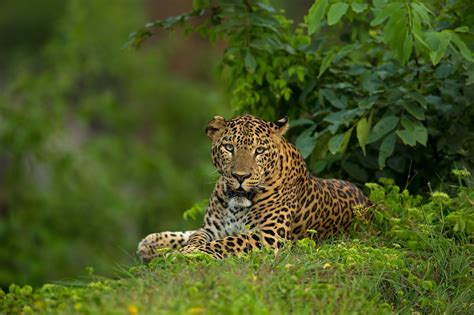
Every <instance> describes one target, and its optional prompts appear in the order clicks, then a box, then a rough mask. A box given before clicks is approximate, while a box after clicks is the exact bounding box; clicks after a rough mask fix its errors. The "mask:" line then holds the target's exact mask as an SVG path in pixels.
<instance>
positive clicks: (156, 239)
mask: <svg viewBox="0 0 474 315" xmlns="http://www.w3.org/2000/svg"><path fill="white" fill-rule="evenodd" d="M195 232H196V231H185V232H161V233H153V234H149V235H148V236H147V237H145V238H144V239H143V240H141V242H140V243H139V244H138V250H137V254H138V255H139V256H140V257H141V258H142V259H143V260H151V259H153V258H154V257H156V256H158V254H157V250H158V249H160V248H172V249H179V248H181V247H183V246H185V245H186V244H187V242H188V241H189V238H190V236H191V235H192V234H194V233H195Z"/></svg>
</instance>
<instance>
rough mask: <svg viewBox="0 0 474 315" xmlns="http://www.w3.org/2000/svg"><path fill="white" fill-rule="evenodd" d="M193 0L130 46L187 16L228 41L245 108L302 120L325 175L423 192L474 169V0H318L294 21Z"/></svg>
mask: <svg viewBox="0 0 474 315" xmlns="http://www.w3.org/2000/svg"><path fill="white" fill-rule="evenodd" d="M193 4H194V11H192V12H190V13H186V14H183V15H180V16H175V17H170V18H167V19H165V20H162V21H156V22H152V23H149V24H147V25H146V27H145V28H143V29H141V30H139V31H137V32H134V33H132V34H131V36H130V40H129V44H130V45H134V46H139V45H140V44H141V42H142V41H143V40H144V39H146V38H147V37H149V36H151V35H152V30H153V29H154V28H156V27H163V28H165V29H170V28H173V27H175V26H178V25H184V26H185V28H186V29H187V30H188V31H195V32H198V33H199V34H201V35H203V36H205V37H206V38H208V39H210V40H216V39H223V40H225V41H226V43H227V49H226V50H225V53H224V55H223V57H222V66H223V68H224V69H225V70H226V73H228V75H229V77H230V88H231V90H232V93H233V105H234V108H235V109H236V111H237V112H251V113H253V114H256V115H259V116H262V117H264V118H267V119H275V118H278V117H280V116H283V115H289V116H291V117H292V118H294V120H293V121H292V124H291V126H292V127H293V129H292V137H293V138H294V140H295V141H296V144H297V146H298V147H299V148H300V149H301V151H302V152H303V155H304V156H305V157H306V158H307V161H308V164H309V166H310V168H311V169H312V170H313V171H314V172H315V173H317V174H324V175H325V176H330V175H331V176H341V177H349V178H351V179H352V180H355V181H358V182H366V181H370V180H374V179H375V178H380V177H392V178H395V179H396V182H397V183H398V184H399V185H404V184H407V183H409V184H410V188H411V189H413V190H417V189H420V188H423V187H426V184H427V182H428V181H430V182H431V183H432V184H433V185H436V184H437V183H439V182H440V179H441V180H449V178H448V177H447V176H448V174H449V171H450V169H451V168H452V166H453V164H456V166H457V167H459V168H461V167H466V168H468V169H469V170H473V166H474V154H473V152H474V131H473V129H472V125H474V107H473V106H472V99H473V97H474V89H473V88H472V84H473V83H474V64H473V61H474V58H473V56H472V53H471V51H470V49H469V46H472V45H473V38H474V37H473V33H472V31H471V30H469V28H468V27H467V26H466V25H469V21H472V18H473V12H472V10H469V6H470V1H465V0H464V1H463V0H455V1H450V2H449V3H446V2H445V1H430V2H429V3H427V2H426V1H410V2H406V1H386V0H377V1H362V0H354V1H352V0H351V1H335V0H330V1H328V0H320V1H316V2H315V3H314V4H313V5H312V6H311V8H310V9H309V12H308V14H307V15H306V16H305V23H301V24H298V25H296V26H295V25H293V22H292V21H291V20H289V19H288V18H287V17H286V16H285V14H284V12H283V11H279V10H277V9H275V8H274V7H273V6H272V5H271V4H270V2H267V1H241V0H221V1H209V0H200V1H193ZM202 16H204V18H201V17H202ZM194 17H200V18H199V20H195V19H194ZM191 21H192V23H191ZM196 24H198V25H197V26H196Z"/></svg>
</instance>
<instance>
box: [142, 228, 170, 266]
mask: <svg viewBox="0 0 474 315" xmlns="http://www.w3.org/2000/svg"><path fill="white" fill-rule="evenodd" d="M158 240H159V233H154V234H150V235H148V236H147V237H145V238H144V239H142V240H141V241H140V243H138V248H137V254H138V256H140V258H141V259H143V260H144V261H150V260H152V259H153V258H155V257H157V256H159V252H162V251H163V250H164V251H166V252H168V251H169V249H168V248H159V246H158V244H157V243H158Z"/></svg>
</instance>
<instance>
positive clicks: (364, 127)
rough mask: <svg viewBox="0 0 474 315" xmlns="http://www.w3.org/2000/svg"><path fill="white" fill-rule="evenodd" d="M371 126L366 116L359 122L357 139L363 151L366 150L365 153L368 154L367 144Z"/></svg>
mask: <svg viewBox="0 0 474 315" xmlns="http://www.w3.org/2000/svg"><path fill="white" fill-rule="evenodd" d="M370 127H371V125H370V122H369V120H367V118H365V117H364V118H362V119H361V120H359V122H358V123H357V128H356V132H357V140H358V141H359V145H360V147H361V149H362V152H364V155H366V152H365V144H366V142H367V137H368V136H369V132H370Z"/></svg>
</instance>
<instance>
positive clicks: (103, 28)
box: [0, 0, 225, 313]
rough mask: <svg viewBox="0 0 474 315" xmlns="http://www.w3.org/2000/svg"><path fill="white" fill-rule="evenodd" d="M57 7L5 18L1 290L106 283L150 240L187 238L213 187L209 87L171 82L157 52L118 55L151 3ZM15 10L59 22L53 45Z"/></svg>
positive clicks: (48, 28)
mask: <svg viewBox="0 0 474 315" xmlns="http://www.w3.org/2000/svg"><path fill="white" fill-rule="evenodd" d="M53 2H56V3H58V1H49V2H42V3H41V5H40V6H48V8H47V9H45V8H43V9H41V10H40V9H38V10H34V8H35V7H36V5H33V4H32V5H31V6H29V7H27V8H24V6H23V5H22V3H23V1H18V2H15V1H14V2H7V3H5V4H4V3H2V4H1V7H0V8H1V9H2V10H0V20H1V23H3V24H2V25H3V26H5V27H7V28H9V29H11V30H12V31H13V30H14V31H15V32H16V33H15V34H16V35H15V36H16V37H17V38H16V42H15V43H14V42H13V41H11V42H9V44H10V46H2V47H1V48H0V55H1V56H3V57H5V58H7V57H8V56H10V57H8V58H9V59H4V60H2V61H1V64H2V66H0V67H1V68H2V71H1V72H0V89H1V90H2V93H1V94H0V242H1V246H0V287H8V285H9V284H10V283H12V282H15V283H21V284H23V283H29V284H32V285H38V284H41V283H43V282H45V281H53V280H64V279H70V278H71V277H75V276H78V275H80V274H83V273H84V268H85V267H86V266H93V267H94V268H95V269H96V270H97V272H100V273H101V274H111V273H113V272H115V270H116V268H117V266H118V265H120V264H130V263H131V262H133V261H135V259H134V257H133V254H134V250H135V249H136V245H137V243H138V241H139V240H140V239H141V238H142V237H143V236H144V235H146V234H148V233H151V232H154V231H157V230H165V229H182V228H186V227H187V226H188V227H189V225H191V223H186V222H184V223H183V220H182V218H181V217H182V216H181V213H182V211H183V210H184V209H186V208H188V207H189V206H190V205H191V204H193V203H194V202H195V201H196V200H199V199H202V198H204V197H205V196H207V195H208V194H209V191H210V190H211V189H212V187H213V184H212V181H213V180H212V176H210V175H211V174H212V172H213V169H212V165H211V162H210V158H209V143H208V139H207V138H206V136H205V134H204V132H203V130H204V126H205V124H206V122H207V120H209V117H212V116H213V115H214V114H215V112H222V111H225V108H222V107H218V105H219V104H222V103H223V102H222V101H220V96H219V94H218V92H217V91H216V89H215V88H214V89H212V88H210V87H209V85H211V84H212V82H207V83H206V82H205V81H203V80H201V82H200V83H196V82H189V81H186V80H184V79H180V78H178V77H176V76H173V75H172V74H171V72H170V70H169V67H168V66H167V65H166V63H167V62H168V59H169V58H168V57H167V52H166V51H163V49H160V52H157V51H156V48H155V47H156V46H150V47H149V49H146V50H143V51H142V52H140V53H135V52H133V53H132V52H128V51H126V50H123V49H121V48H122V46H123V44H124V39H126V37H127V34H128V33H129V32H130V29H133V28H135V27H137V26H138V25H140V23H142V21H143V20H144V19H146V17H145V13H144V11H145V7H144V5H143V3H140V2H137V1H135V0H132V1H130V0H121V1H116V2H114V5H113V6H111V5H110V3H109V2H108V1H85V2H84V1H80V0H71V1H67V2H63V1H59V3H60V5H59V6H56V5H53ZM15 3H16V5H15ZM7 7H9V8H10V7H11V8H10V9H8V10H7ZM52 11H54V14H53V13H50V12H52ZM7 12H16V14H17V15H19V16H25V15H28V14H29V15H30V18H27V17H24V19H25V20H31V21H43V22H44V23H51V24H46V25H41V27H40V30H43V31H44V34H43V35H45V34H49V37H47V36H46V38H43V41H42V42H39V41H37V40H36V35H37V33H36V32H35V30H34V29H33V30H31V28H35V27H39V26H36V25H34V24H33V25H32V24H23V25H22V26H16V23H20V22H19V21H22V19H19V20H14V21H12V20H11V19H8V20H7V19H2V17H3V13H5V14H6V13H7ZM44 14H46V18H45V17H44ZM53 16H55V17H58V16H59V18H54V19H53ZM124 16H126V18H124ZM49 19H51V20H49ZM8 21H10V22H11V24H8V23H7V22H8ZM38 23H39V22H38ZM22 29H25V31H22ZM2 34H4V33H2ZM2 36H3V35H2ZM33 37H34V38H33ZM2 40H3V38H2ZM21 40H23V41H24V42H25V43H23V44H22V43H20V41H21ZM162 42H163V43H166V44H167V45H168V46H169V47H170V49H171V48H173V47H176V44H173V41H171V40H170V39H167V38H163V39H162ZM4 52H5V53H4ZM210 58H212V54H211V55H209V59H210ZM209 59H201V62H202V63H203V64H206V63H207V61H206V60H209ZM204 89H205V90H207V91H208V93H202V90H204ZM217 108H219V109H217ZM189 142H192V143H193V145H192V146H187V145H185V144H186V143H189ZM183 148H185V150H186V155H183V154H182V153H183ZM189 157H193V158H192V159H190V158H189ZM185 178H186V179H188V180H185ZM193 225H194V226H195V225H196V224H193ZM0 313H1V312H0Z"/></svg>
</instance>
